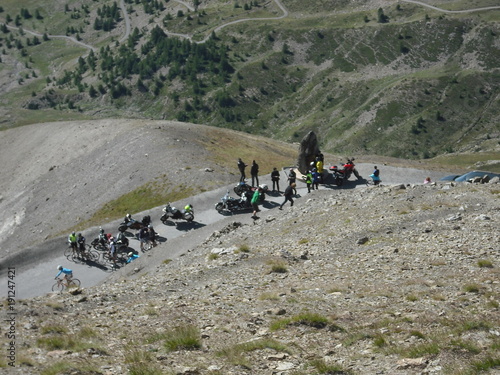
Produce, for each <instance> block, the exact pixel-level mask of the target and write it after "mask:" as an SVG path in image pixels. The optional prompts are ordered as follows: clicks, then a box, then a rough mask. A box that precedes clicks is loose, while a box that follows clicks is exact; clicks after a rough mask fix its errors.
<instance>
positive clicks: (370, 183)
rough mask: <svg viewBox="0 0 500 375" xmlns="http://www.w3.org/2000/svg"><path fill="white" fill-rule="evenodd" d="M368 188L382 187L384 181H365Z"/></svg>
mask: <svg viewBox="0 0 500 375" xmlns="http://www.w3.org/2000/svg"><path fill="white" fill-rule="evenodd" d="M365 183H366V186H380V185H382V180H380V179H379V180H378V181H375V180H373V178H372V179H371V180H368V179H365Z"/></svg>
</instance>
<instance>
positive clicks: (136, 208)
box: [78, 178, 196, 228]
mask: <svg viewBox="0 0 500 375" xmlns="http://www.w3.org/2000/svg"><path fill="white" fill-rule="evenodd" d="M168 186H169V183H168V180H167V179H166V178H162V179H157V180H155V181H152V182H148V183H146V184H144V185H143V186H141V187H139V188H137V189H134V190H132V191H131V192H129V193H127V194H124V195H122V196H121V197H119V198H117V199H115V200H113V201H111V202H108V203H106V204H105V205H104V206H103V207H102V208H100V209H99V210H98V211H97V212H96V213H95V214H94V215H93V216H92V217H91V218H90V219H88V220H86V221H84V222H81V223H79V224H78V228H81V227H90V226H93V225H98V224H100V223H103V222H108V221H110V220H114V219H118V218H120V217H122V216H124V214H125V213H130V214H134V213H137V212H142V211H145V210H148V209H151V208H154V207H158V206H161V205H164V204H166V203H168V202H175V201H178V200H180V199H183V198H187V197H190V196H193V195H195V193H196V192H195V191H194V189H193V188H191V187H188V186H184V185H180V186H176V187H175V188H174V189H172V190H171V191H169V190H168Z"/></svg>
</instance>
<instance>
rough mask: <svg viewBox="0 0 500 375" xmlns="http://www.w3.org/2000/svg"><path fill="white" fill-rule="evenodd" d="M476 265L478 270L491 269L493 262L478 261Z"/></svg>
mask: <svg viewBox="0 0 500 375" xmlns="http://www.w3.org/2000/svg"><path fill="white" fill-rule="evenodd" d="M477 265H478V267H479V268H493V262H492V261H491V260H489V259H479V260H478V261H477Z"/></svg>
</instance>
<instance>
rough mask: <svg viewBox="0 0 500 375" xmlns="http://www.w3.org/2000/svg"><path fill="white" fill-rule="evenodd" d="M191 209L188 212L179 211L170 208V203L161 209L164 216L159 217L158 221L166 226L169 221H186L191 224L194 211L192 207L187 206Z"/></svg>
mask: <svg viewBox="0 0 500 375" xmlns="http://www.w3.org/2000/svg"><path fill="white" fill-rule="evenodd" d="M189 206H190V207H191V208H190V209H189V210H179V209H177V208H175V207H172V206H171V205H170V203H167V205H166V206H165V207H164V208H163V212H164V214H163V215H162V216H161V218H160V220H161V222H162V223H163V224H166V223H167V222H168V221H169V220H180V219H182V220H186V221H187V222H189V223H190V222H192V221H193V220H194V210H193V206H191V205H189Z"/></svg>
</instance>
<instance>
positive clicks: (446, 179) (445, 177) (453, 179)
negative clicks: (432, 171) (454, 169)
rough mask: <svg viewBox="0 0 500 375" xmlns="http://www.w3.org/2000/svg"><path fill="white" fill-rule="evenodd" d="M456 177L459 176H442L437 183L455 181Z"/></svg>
mask: <svg viewBox="0 0 500 375" xmlns="http://www.w3.org/2000/svg"><path fill="white" fill-rule="evenodd" d="M457 177H460V175H459V174H451V175H449V176H444V177H443V178H440V179H439V181H455V180H456V178H457Z"/></svg>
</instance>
